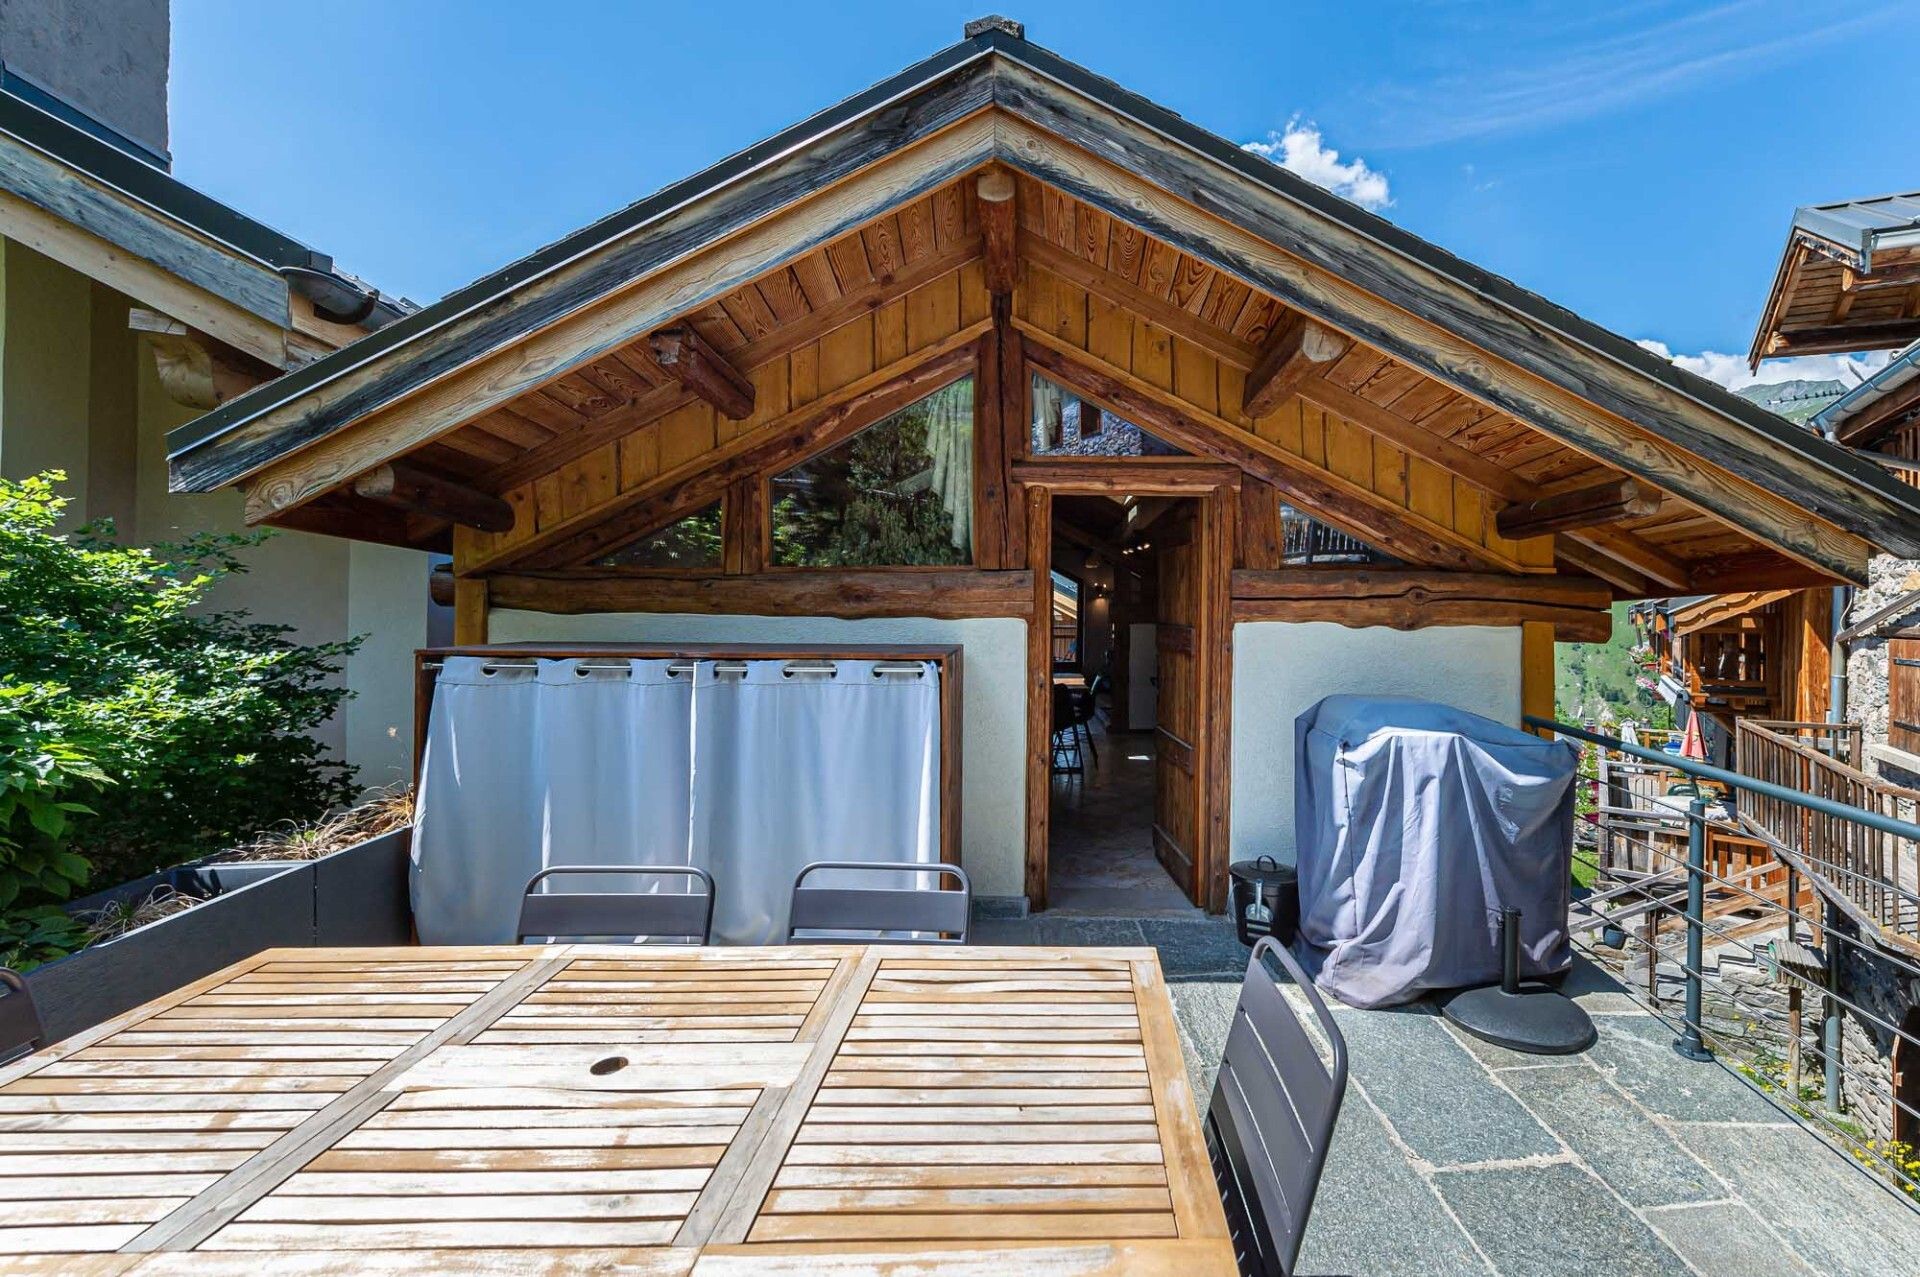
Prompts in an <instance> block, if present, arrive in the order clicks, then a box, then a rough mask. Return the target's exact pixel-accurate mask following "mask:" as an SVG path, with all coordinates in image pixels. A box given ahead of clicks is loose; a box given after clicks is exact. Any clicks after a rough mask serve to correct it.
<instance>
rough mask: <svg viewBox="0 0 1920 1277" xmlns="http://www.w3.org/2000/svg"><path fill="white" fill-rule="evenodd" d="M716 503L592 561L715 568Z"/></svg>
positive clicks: (601, 564)
mask: <svg viewBox="0 0 1920 1277" xmlns="http://www.w3.org/2000/svg"><path fill="white" fill-rule="evenodd" d="M720 556H721V549H720V503H719V502H718V501H716V502H714V503H713V504H712V505H710V506H705V507H703V508H701V509H699V510H695V511H694V512H693V513H692V514H689V515H686V516H685V517H683V518H679V519H675V520H674V521H673V522H672V523H669V524H668V525H667V526H666V527H664V528H658V529H655V530H654V531H652V532H649V533H647V535H645V536H643V537H641V538H640V539H639V540H637V541H629V542H628V543H627V544H625V545H623V546H621V547H620V548H619V549H618V550H615V551H613V552H612V553H611V554H608V555H605V556H604V557H602V558H600V559H597V560H595V561H594V566H595V567H601V568H717V567H719V566H720V562H721V558H720Z"/></svg>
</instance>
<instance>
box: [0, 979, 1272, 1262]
mask: <svg viewBox="0 0 1920 1277" xmlns="http://www.w3.org/2000/svg"><path fill="white" fill-rule="evenodd" d="M606 1269H619V1270H622V1271H630V1272H640V1273H653V1274H687V1273H692V1274H702V1275H705V1274H731V1273H748V1272H752V1273H769V1272H772V1273H778V1272H808V1273H819V1272H829V1273H835V1274H853V1273H889V1272H907V1271H911V1272H915V1273H923V1272H929V1271H953V1272H964V1273H969V1274H980V1275H982V1277H985V1275H986V1274H990V1273H991V1274H999V1273H1005V1272H1010V1271H1021V1270H1024V1271H1026V1272H1028V1273H1032V1274H1039V1275H1045V1277H1068V1275H1074V1277H1079V1275H1082V1274H1087V1275H1091V1274H1119V1273H1145V1274H1155V1273H1166V1274H1176V1273H1177V1274H1179V1277H1202V1275H1203V1274H1208V1273H1216V1272H1217V1273H1232V1272H1233V1271H1235V1269H1234V1261H1233V1253H1232V1248H1231V1246H1230V1244H1229V1243H1228V1241H1227V1239H1226V1221H1225V1218H1224V1216H1223V1214H1222V1212H1221V1209H1220V1203H1219V1199H1218V1197H1217V1196H1216V1195H1215V1190H1214V1185H1213V1177H1212V1173H1211V1171H1210V1169H1209V1167H1208V1163H1207V1156H1206V1149H1205V1147H1204V1145H1203V1143H1202V1140H1201V1135H1200V1128H1199V1123H1198V1119H1197V1116H1196V1112H1195V1108H1194V1100H1193V1095H1192V1091H1191V1088H1190V1087H1189V1085H1188V1082H1187V1072H1186V1067H1185V1065H1184V1064H1183V1063H1182V1061H1181V1057H1180V1048H1179V1042H1178V1037H1177V1032H1176V1029H1175V1026H1174V1020H1173V1008H1172V1004H1171V1003H1170V1001H1169V1000H1168V996H1167V991H1166V986H1165V984H1164V983H1163V981H1162V979H1161V974H1160V966H1159V961H1158V959H1157V958H1156V956H1155V954H1154V952H1153V951H1152V950H1151V949H1038V948H1036V949H1026V948H1021V949H1011V948H1008V949H995V948H964V949H929V948H914V947H907V946H888V945H871V946H869V945H830V946H828V945H823V946H795V947H787V948H766V949H719V948H708V949H694V948H665V947H659V948H654V947H649V948H645V949H635V948H632V947H624V946H596V945H553V946H536V945H527V946H518V947H501V948H474V949H431V948H407V949H279V950H270V951H268V952H265V953H262V954H258V955H256V956H255V957H253V958H250V959H248V960H247V961H245V962H241V963H238V964H236V965H235V966H233V967H230V968H228V969H227V970H225V971H222V972H219V973H218V974H216V975H213V976H210V977H209V978H207V979H205V980H202V981H199V982H197V983H195V984H192V985H189V986H187V987H186V988H183V989H180V990H177V991H176V992H174V993H172V994H170V995H168V996H167V997H164V998H161V999H158V1000H156V1001H155V1002H152V1003H150V1004H148V1005H147V1006H144V1007H141V1008H140V1009H138V1010H136V1011H133V1012H131V1013H129V1014H127V1015H125V1016H122V1017H120V1018H118V1019H116V1020H113V1021H111V1022H109V1023H107V1024H104V1025H101V1026H99V1027H98V1028H96V1029H93V1030H90V1031H89V1032H87V1033H84V1034H81V1035H80V1036H78V1037H75V1038H73V1039H70V1040H68V1041H66V1042H63V1043H60V1044H58V1045H57V1046H54V1047H51V1048H49V1049H47V1050H45V1051H41V1052H39V1053H37V1054H36V1055H33V1056H31V1057H29V1058H28V1059H26V1060H22V1061H19V1062H16V1063H15V1064H13V1065H10V1066H8V1067H6V1068H5V1069H0V1271H5V1272H21V1271H25V1272H42V1271H43V1272H48V1273H55V1272H58V1273H63V1274H65V1273H70V1274H79V1275H82V1277H84V1275H86V1274H93V1273H100V1274H111V1273H139V1274H153V1273H172V1272H180V1273H235V1274H241V1273H244V1274H247V1275H248V1277H253V1275H255V1274H258V1273H260V1272H263V1271H265V1272H283V1271H292V1272H300V1273H312V1274H320V1273H336V1272H337V1273H366V1272H377V1273H430V1272H446V1271H459V1272H486V1273H491V1272H502V1273H506V1272H513V1273H526V1272H552V1273H579V1272H590V1271H602V1270H606Z"/></svg>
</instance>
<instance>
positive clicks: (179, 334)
mask: <svg viewBox="0 0 1920 1277" xmlns="http://www.w3.org/2000/svg"><path fill="white" fill-rule="evenodd" d="M127 327H128V328H130V329H132V330H133V331H134V332H136V333H139V334H141V335H142V336H143V337H145V338H146V344H147V348H148V349H149V350H151V351H152V352H153V367H154V372H155V373H157V374H158V375H159V378H160V387H161V389H163V390H165V391H166V392H167V397H168V398H170V399H172V400H173V401H174V402H175V403H177V404H179V405H181V406H182V407H185V408H198V409H199V410H200V411H202V412H206V411H207V410H209V409H212V408H217V407H219V406H220V405H221V404H223V403H225V402H226V401H227V400H229V399H234V398H237V397H238V396H240V395H244V394H245V393H247V391H249V390H252V389H253V388H254V387H255V386H257V385H259V384H260V383H261V382H263V381H272V380H273V379H274V378H275V377H278V376H279V375H280V372H281V370H280V369H278V368H275V367H274V366H272V365H271V364H268V363H266V362H264V361H262V360H260V359H256V358H255V357H254V356H252V355H249V354H246V353H245V352H243V351H239V350H236V349H234V348H233V347H231V346H228V345H227V343H225V342H223V341H220V340H218V339H217V338H213V337H209V336H207V335H206V334H205V333H203V332H200V331H199V330H198V329H195V328H192V327H190V326H188V325H186V324H183V323H181V322H180V321H179V320H177V319H175V318H173V317H172V316H170V315H163V314H160V313H159V312H157V311H151V310H142V309H140V308H139V307H137V306H136V307H134V308H132V309H130V310H128V311H127Z"/></svg>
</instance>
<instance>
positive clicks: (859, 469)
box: [770, 377, 973, 567]
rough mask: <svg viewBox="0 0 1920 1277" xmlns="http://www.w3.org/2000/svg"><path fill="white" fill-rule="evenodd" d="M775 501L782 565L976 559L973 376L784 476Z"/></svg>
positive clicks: (777, 559) (778, 479) (775, 487)
mask: <svg viewBox="0 0 1920 1277" xmlns="http://www.w3.org/2000/svg"><path fill="white" fill-rule="evenodd" d="M771 495H772V507H773V508H772V510H771V512H770V514H771V518H772V523H773V562H774V563H775V564H777V565H779V566H781V567H919V566H952V565H964V564H968V563H971V562H973V378H972V377H963V378H961V379H960V380H959V381H956V382H954V383H953V384H952V385H950V386H947V387H945V388H943V389H940V390H936V391H934V392H933V393H932V394H930V395H928V396H927V397H926V398H924V399H918V400H915V401H914V402H913V403H910V404H908V405H907V406H906V407H904V408H901V409H899V410H898V411H897V412H894V413H892V414H890V415H888V416H886V417H883V418H881V419H880V420H879V421H876V422H875V423H874V424H873V425H871V426H868V427H867V428H866V429H865V430H862V431H861V432H860V433H859V434H857V435H855V436H853V437H852V438H851V439H848V440H845V441H844V442H842V443H840V444H838V445H836V446H835V447H832V448H829V449H827V451H825V452H823V453H821V454H820V455H818V456H816V457H813V458H811V459H809V460H807V461H805V462H802V463H801V464H800V465H797V466H795V467H794V468H793V469H791V470H788V471H786V472H785V473H783V474H779V475H775V476H774V479H773V484H772V494H771Z"/></svg>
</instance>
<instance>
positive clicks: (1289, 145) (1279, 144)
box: [1245, 116, 1393, 209]
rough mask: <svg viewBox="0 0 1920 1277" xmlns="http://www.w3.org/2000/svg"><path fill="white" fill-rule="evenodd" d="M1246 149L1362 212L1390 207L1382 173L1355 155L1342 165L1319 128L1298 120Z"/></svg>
mask: <svg viewBox="0 0 1920 1277" xmlns="http://www.w3.org/2000/svg"><path fill="white" fill-rule="evenodd" d="M1245 149H1247V150H1249V151H1252V152H1253V153H1254V154H1255V155H1262V156H1265V157H1266V158H1267V159H1270V160H1272V161H1273V162H1274V163H1275V164H1278V165H1279V166H1280V167H1281V168H1284V169H1287V170H1288V171H1290V172H1293V173H1298V174H1299V175H1300V176H1301V177H1304V178H1306V179H1307V180H1308V181H1309V182H1312V183H1313V184H1314V185H1315V186H1324V187H1326V188H1327V189H1328V190H1330V191H1332V192H1333V193H1334V194H1335V195H1339V196H1343V197H1345V198H1346V199H1350V200H1352V201H1353V202H1354V203H1356V204H1358V205H1359V206H1360V207H1361V208H1372V209H1380V208H1386V207H1387V206H1388V205H1390V204H1392V203H1393V197H1392V195H1391V194H1390V193H1389V192H1388V190H1387V175H1386V174H1385V173H1382V172H1380V171H1378V170H1377V169H1373V168H1369V167H1368V166H1367V162H1366V161H1365V160H1363V159H1361V158H1360V157H1359V156H1357V155H1356V156H1355V157H1354V158H1353V159H1351V160H1347V161H1344V162H1343V161H1342V160H1341V158H1340V152H1338V151H1336V150H1334V149H1333V148H1332V147H1330V146H1328V145H1327V144H1326V141H1325V139H1323V138H1322V137H1321V136H1320V130H1319V128H1318V127H1316V126H1315V125H1313V124H1310V123H1306V122H1303V121H1302V120H1301V119H1300V117H1298V116H1295V117H1294V118H1293V119H1291V120H1289V121H1287V127H1286V128H1285V129H1283V130H1281V131H1280V132H1278V133H1269V134H1267V140H1266V141H1264V142H1248V143H1246V144H1245Z"/></svg>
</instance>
